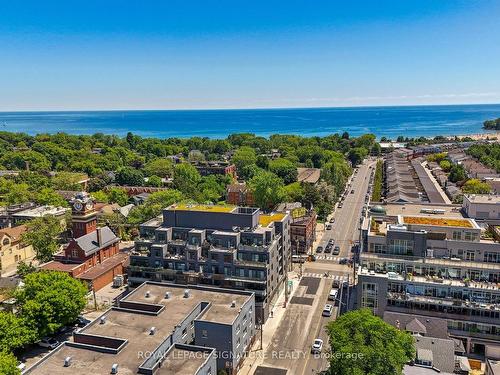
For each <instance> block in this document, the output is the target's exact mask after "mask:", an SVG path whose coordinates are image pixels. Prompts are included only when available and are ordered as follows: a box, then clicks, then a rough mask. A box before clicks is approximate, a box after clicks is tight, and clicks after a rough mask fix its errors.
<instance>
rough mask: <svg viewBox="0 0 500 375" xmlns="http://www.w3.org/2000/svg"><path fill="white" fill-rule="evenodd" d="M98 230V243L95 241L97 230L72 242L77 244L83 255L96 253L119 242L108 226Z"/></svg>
mask: <svg viewBox="0 0 500 375" xmlns="http://www.w3.org/2000/svg"><path fill="white" fill-rule="evenodd" d="M98 230H100V231H101V242H100V243H99V242H98V240H97V230H95V231H93V232H91V233H89V234H86V235H84V236H81V237H78V238H76V239H75V240H74V241H75V242H76V243H77V244H78V246H79V247H80V248H81V249H82V250H83V251H84V252H85V255H90V254H93V253H95V252H96V251H98V250H100V249H103V248H105V247H106V246H109V245H112V244H114V243H116V242H118V241H119V240H120V239H119V238H118V237H117V236H116V235H115V234H114V233H113V231H112V230H111V229H110V228H109V227H108V226H105V227H101V228H99V229H98Z"/></svg>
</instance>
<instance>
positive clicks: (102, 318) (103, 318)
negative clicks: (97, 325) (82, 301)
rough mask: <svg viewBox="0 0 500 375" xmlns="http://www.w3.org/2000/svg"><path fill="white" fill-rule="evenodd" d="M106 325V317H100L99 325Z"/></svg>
mask: <svg viewBox="0 0 500 375" xmlns="http://www.w3.org/2000/svg"><path fill="white" fill-rule="evenodd" d="M104 323H106V315H104V316H101V324H104Z"/></svg>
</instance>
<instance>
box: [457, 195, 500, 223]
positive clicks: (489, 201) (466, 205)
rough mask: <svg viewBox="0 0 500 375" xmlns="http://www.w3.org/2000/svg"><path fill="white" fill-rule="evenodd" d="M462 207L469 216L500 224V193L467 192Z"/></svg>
mask: <svg viewBox="0 0 500 375" xmlns="http://www.w3.org/2000/svg"><path fill="white" fill-rule="evenodd" d="M462 207H463V210H464V213H465V214H466V215H467V217H470V218H472V219H476V220H483V221H486V222H489V223H492V224H500V195H493V194H465V195H464V201H463V205H462Z"/></svg>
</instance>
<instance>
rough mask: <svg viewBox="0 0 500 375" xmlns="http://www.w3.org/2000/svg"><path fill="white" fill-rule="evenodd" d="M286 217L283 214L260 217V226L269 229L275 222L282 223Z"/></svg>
mask: <svg viewBox="0 0 500 375" xmlns="http://www.w3.org/2000/svg"><path fill="white" fill-rule="evenodd" d="M284 217H285V214H282V213H274V214H270V215H260V217H259V224H260V225H262V226H263V227H267V226H268V225H269V224H271V223H272V222H275V221H281V220H283V218H284Z"/></svg>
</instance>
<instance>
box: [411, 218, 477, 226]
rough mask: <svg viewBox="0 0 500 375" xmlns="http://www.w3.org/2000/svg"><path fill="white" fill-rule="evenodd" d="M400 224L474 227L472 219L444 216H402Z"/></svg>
mask: <svg viewBox="0 0 500 375" xmlns="http://www.w3.org/2000/svg"><path fill="white" fill-rule="evenodd" d="M401 224H412V225H431V226H438V227H462V228H474V225H473V224H472V220H470V219H458V218H446V217H427V216H403V217H402V222H401Z"/></svg>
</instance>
